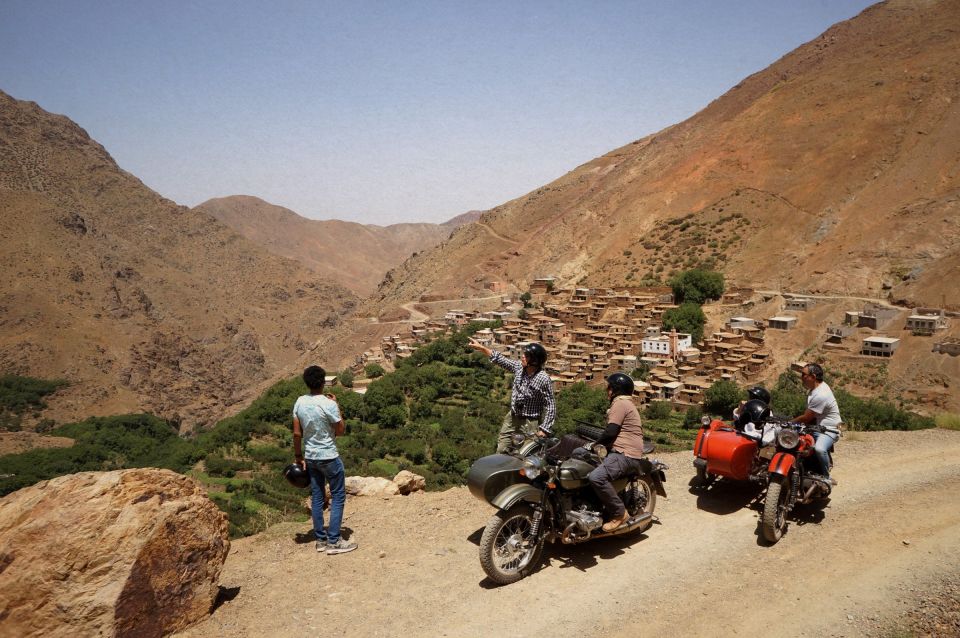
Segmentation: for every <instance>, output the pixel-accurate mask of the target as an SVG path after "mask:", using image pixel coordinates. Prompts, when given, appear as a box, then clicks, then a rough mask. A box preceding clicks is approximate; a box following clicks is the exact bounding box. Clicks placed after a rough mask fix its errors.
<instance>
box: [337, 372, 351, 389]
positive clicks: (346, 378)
mask: <svg viewBox="0 0 960 638" xmlns="http://www.w3.org/2000/svg"><path fill="white" fill-rule="evenodd" d="M337 381H338V382H339V383H340V385H342V386H343V387H345V388H352V387H353V370H351V369H350V368H347V369H346V370H343V371H341V372H340V374H338V375H337Z"/></svg>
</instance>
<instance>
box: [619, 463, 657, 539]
mask: <svg viewBox="0 0 960 638" xmlns="http://www.w3.org/2000/svg"><path fill="white" fill-rule="evenodd" d="M621 496H622V497H623V504H624V505H625V506H626V508H627V513H628V514H630V516H631V517H633V516H637V515H638V514H653V509H654V508H655V507H656V506H657V493H656V492H655V491H654V490H653V485H651V483H650V478H649V477H646V476H640V477H637V478H635V479H633V480H632V481H630V482H629V483H627V488H626V489H625V490H624V492H623V494H621ZM651 525H653V519H651V520H650V521H649V522H648V523H647V524H646V525H642V526H641V527H639V528H637V531H638V532H644V531H646V530H648V529H650V526H651Z"/></svg>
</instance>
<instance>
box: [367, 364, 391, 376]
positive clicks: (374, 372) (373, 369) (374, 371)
mask: <svg viewBox="0 0 960 638" xmlns="http://www.w3.org/2000/svg"><path fill="white" fill-rule="evenodd" d="M363 373H364V374H365V375H367V378H368V379H376V378H377V377H382V376H383V375H384V374H385V373H386V371H385V370H384V369H383V366H381V365H380V364H379V363H368V364H367V365H366V366H364V368H363Z"/></svg>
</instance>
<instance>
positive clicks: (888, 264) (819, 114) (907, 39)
mask: <svg viewBox="0 0 960 638" xmlns="http://www.w3.org/2000/svg"><path fill="white" fill-rule="evenodd" d="M958 50H960V3H957V2H952V1H949V0H940V1H930V2H906V1H900V2H893V1H892V2H887V3H882V4H879V5H875V6H873V7H871V8H869V9H867V10H866V11H864V12H863V13H861V14H860V15H859V16H857V17H855V18H853V19H851V20H849V21H846V22H843V23H840V24H837V25H835V26H834V27H832V28H831V29H829V30H828V31H827V32H825V33H824V34H823V35H821V36H820V37H818V38H816V39H815V40H813V41H812V42H809V43H807V44H805V45H803V46H801V47H799V48H798V49H796V50H795V51H793V52H792V53H790V54H788V55H786V56H784V57H783V58H782V59H780V60H778V61H777V62H776V63H774V64H773V65H771V66H770V67H768V68H767V69H765V70H763V71H761V72H759V73H756V74H754V75H752V76H750V77H748V78H746V79H745V80H743V81H742V82H741V83H740V84H738V85H737V86H735V87H734V88H732V89H731V90H730V91H728V92H727V93H726V94H724V95H723V96H722V97H720V98H718V99H717V100H715V101H714V102H713V103H711V104H710V105H709V106H707V107H706V108H705V109H703V110H702V111H701V112H699V113H698V114H696V115H695V116H693V117H691V118H690V119H688V120H686V121H684V122H682V123H680V124H677V125H675V126H672V127H670V128H667V129H665V130H663V131H661V132H660V133H657V134H655V135H651V136H648V137H646V138H644V139H641V140H637V141H635V142H633V143H631V144H628V145H626V146H624V147H622V148H619V149H617V150H614V151H612V152H610V153H608V154H606V155H604V156H602V157H599V158H597V159H595V160H592V161H590V162H588V163H586V164H584V165H583V166H580V167H578V168H576V169H575V170H573V171H571V172H570V173H568V174H567V175H565V176H563V177H561V178H560V179H558V180H556V181H554V182H553V183H551V184H548V185H546V186H544V187H542V188H540V189H537V190H536V191H534V192H532V193H530V194H528V195H526V196H524V197H521V198H518V199H516V200H513V201H510V202H507V203H505V204H503V205H501V206H499V207H497V208H494V209H493V210H491V211H489V212H488V213H486V214H484V216H483V217H482V218H481V220H480V223H479V224H473V225H471V226H467V227H464V228H461V229H458V230H457V231H456V232H455V233H454V234H453V236H452V237H451V239H450V240H449V241H448V242H445V243H444V244H443V245H441V246H440V247H438V248H437V249H434V250H432V251H426V252H425V253H422V254H420V255H417V256H416V257H414V258H412V259H410V260H408V261H407V262H406V263H404V264H403V265H402V266H401V267H399V268H397V269H395V270H394V271H392V272H391V273H389V274H388V277H387V278H386V280H385V282H384V284H383V285H382V286H381V288H380V290H379V291H378V294H377V295H376V297H375V299H374V303H376V304H378V305H382V304H384V303H395V302H402V301H405V300H409V299H411V298H414V297H416V296H418V295H420V294H424V293H427V292H431V293H434V294H458V295H459V294H468V293H471V292H476V291H478V290H480V289H481V288H482V286H483V284H484V283H485V282H486V281H489V280H502V281H506V282H511V283H514V284H516V285H517V286H518V287H520V288H523V287H524V286H525V285H527V284H528V283H529V282H530V281H531V280H532V279H533V278H534V277H537V276H543V275H547V274H552V275H556V276H558V277H560V278H561V280H562V283H563V284H570V283H584V284H597V285H602V284H606V283H614V282H624V281H628V282H629V281H634V282H636V281H640V280H643V279H650V278H661V279H662V278H664V277H666V276H667V275H668V274H669V273H670V272H671V271H674V270H681V269H683V268H685V267H690V266H691V265H693V264H697V263H705V264H706V265H715V266H717V267H719V268H720V269H722V270H723V271H724V272H725V273H726V274H727V276H728V279H731V280H733V281H735V282H737V283H741V284H746V285H755V286H757V287H774V288H776V287H780V286H783V287H787V288H789V289H793V290H802V289H806V290H809V291H811V292H816V291H823V292H826V291H832V292H838V293H849V294H861V295H863V296H871V297H873V296H879V295H881V294H883V295H886V294H887V290H889V291H890V294H892V295H893V296H894V297H895V298H898V299H904V300H908V301H910V302H913V303H922V304H925V305H941V304H944V303H946V304H947V305H949V306H952V307H955V308H960V297H958V295H957V292H956V287H955V286H954V285H952V284H951V283H949V282H952V281H956V279H957V277H958V276H960V248H958V246H960V243H958V240H960V214H958V213H960V56H958V55H957V54H956V52H957V51H958ZM671 222H673V223H671Z"/></svg>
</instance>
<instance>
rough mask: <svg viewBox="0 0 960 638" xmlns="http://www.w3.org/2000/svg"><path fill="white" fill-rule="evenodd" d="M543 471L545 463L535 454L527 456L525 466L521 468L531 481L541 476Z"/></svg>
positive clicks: (522, 472) (521, 471)
mask: <svg viewBox="0 0 960 638" xmlns="http://www.w3.org/2000/svg"><path fill="white" fill-rule="evenodd" d="M542 472H543V463H542V461H541V460H540V459H539V458H537V457H535V456H530V457H527V458H526V460H525V461H524V462H523V467H522V468H520V474H522V475H524V476H526V477H527V478H528V479H530V480H531V481H532V480H533V479H535V478H537V477H538V476H540V474H541V473H542Z"/></svg>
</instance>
